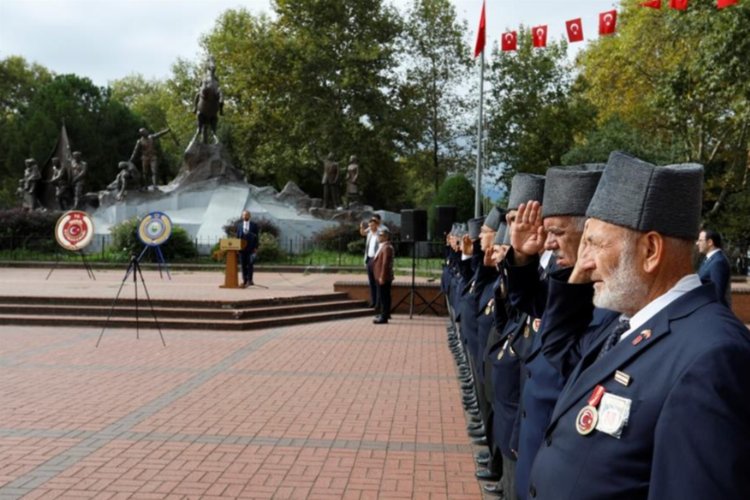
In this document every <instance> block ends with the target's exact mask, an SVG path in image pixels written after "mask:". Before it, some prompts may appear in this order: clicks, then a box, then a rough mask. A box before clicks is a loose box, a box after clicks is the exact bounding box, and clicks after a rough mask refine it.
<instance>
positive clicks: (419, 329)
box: [0, 269, 481, 499]
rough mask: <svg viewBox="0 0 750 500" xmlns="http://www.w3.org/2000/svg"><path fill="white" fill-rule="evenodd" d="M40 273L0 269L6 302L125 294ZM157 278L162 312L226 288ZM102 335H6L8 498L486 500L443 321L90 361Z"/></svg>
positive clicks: (250, 334)
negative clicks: (164, 301)
mask: <svg viewBox="0 0 750 500" xmlns="http://www.w3.org/2000/svg"><path fill="white" fill-rule="evenodd" d="M46 272H47V271H46V270H41V269H36V270H26V271H23V270H9V269H3V270H0V277H1V278H2V281H3V287H2V288H3V289H4V291H3V294H6V295H7V294H10V293H13V292H15V293H16V294H22V293H26V294H32V291H33V290H37V291H39V290H41V288H43V287H44V288H47V292H48V293H51V292H50V290H51V289H66V288H67V289H71V288H72V289H76V290H78V291H79V292H80V293H81V294H97V293H103V294H106V295H109V294H112V295H113V294H114V292H115V291H116V285H117V284H119V279H120V278H119V277H120V276H121V275H122V273H115V272H109V273H103V272H97V282H96V283H94V282H90V281H88V280H87V279H86V276H85V273H83V271H81V270H60V271H55V274H53V276H52V278H50V280H49V281H48V282H44V281H43V278H44V276H45V275H46ZM58 273H59V274H58ZM37 274H38V275H39V276H41V279H39V276H37ZM271 278H273V277H272V276H271V275H268V276H263V275H262V274H260V275H259V276H258V278H256V281H258V282H267V283H271V282H272V281H278V282H280V283H284V287H288V288H295V289H297V291H298V292H299V293H313V292H314V291H315V290H320V291H331V290H332V288H331V286H330V284H331V282H332V281H333V279H334V278H331V277H327V276H317V277H316V276H314V275H310V276H304V275H284V276H283V278H284V280H286V281H283V280H280V279H278V278H273V279H271ZM337 279H341V278H340V277H339V278H337ZM147 280H150V281H149V288H150V289H153V291H154V295H157V296H164V295H169V293H170V290H169V289H170V287H174V289H173V290H172V291H173V292H174V293H180V294H182V295H190V294H201V293H206V292H207V291H209V286H210V289H214V288H215V284H213V283H211V284H206V282H207V281H211V280H213V281H217V282H218V281H220V279H219V278H217V277H215V276H213V275H211V278H210V280H207V279H206V276H205V275H200V273H197V274H185V275H181V274H179V273H177V274H176V275H175V276H174V279H173V280H172V282H168V281H160V280H159V279H158V275H157V277H156V278H155V277H154V274H153V273H149V276H147ZM34 283H36V285H34ZM201 283H203V284H205V287H206V288H205V289H202V288H201ZM152 284H153V286H152ZM9 288H10V289H15V290H12V291H10V292H9V291H8V289H9ZM178 289H179V290H180V291H179V292H178V291H177V290H178ZM215 289H216V290H217V294H220V295H222V296H223V295H224V294H227V293H229V291H226V290H221V291H219V289H218V288H215ZM187 290H192V291H187ZM39 293H41V291H40V292H39ZM243 293H258V294H262V293H266V294H273V293H275V291H274V290H273V286H272V287H271V289H270V290H269V291H265V292H262V291H257V292H249V291H243ZM279 293H282V294H283V293H285V291H284V290H282V291H281V292H279ZM99 332H100V330H99V329H95V328H52V327H33V328H32V327H18V326H0V374H1V375H0V377H1V379H0V497H2V498H17V497H22V496H23V497H25V498H57V497H60V498H90V497H96V498H166V497H169V498H219V497H223V498H231V497H243V498H310V499H313V498H332V499H333V498H481V493H480V488H479V484H478V483H477V481H476V480H475V479H474V476H473V472H474V464H473V459H472V453H473V451H474V450H473V448H472V446H471V445H470V444H469V440H468V437H467V435H466V431H465V425H466V421H465V418H464V413H463V409H462V406H461V401H460V396H459V394H460V392H459V389H458V386H457V380H456V378H455V367H454V363H453V359H452V356H451V354H450V351H449V350H448V347H447V345H446V340H445V339H446V333H445V320H444V319H437V318H434V317H415V318H414V319H413V320H409V319H408V317H405V316H396V317H395V319H394V321H393V322H392V323H391V324H389V325H386V326H380V327H374V325H372V323H371V319H370V318H359V319H352V320H343V321H335V322H325V323H316V324H310V325H300V326H295V327H283V328H276V329H269V330H257V331H247V332H215V331H213V332H203V331H195V330H193V331H176V330H165V331H164V336H165V339H166V343H167V347H166V348H165V347H162V345H161V341H160V340H159V336H158V332H157V331H156V330H141V332H140V340H136V337H135V331H134V330H130V329H111V330H107V331H105V333H104V337H103V340H102V343H101V345H100V346H99V347H98V348H95V343H96V340H97V337H98V335H99Z"/></svg>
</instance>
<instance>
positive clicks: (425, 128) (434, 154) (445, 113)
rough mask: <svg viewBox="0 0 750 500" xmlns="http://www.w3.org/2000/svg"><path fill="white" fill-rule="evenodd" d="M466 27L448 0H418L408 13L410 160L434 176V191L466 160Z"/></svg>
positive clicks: (405, 90) (426, 177)
mask: <svg viewBox="0 0 750 500" xmlns="http://www.w3.org/2000/svg"><path fill="white" fill-rule="evenodd" d="M466 33H467V27H466V22H459V21H458V20H457V19H456V11H455V8H454V7H453V5H452V4H451V3H450V2H449V1H448V0H414V3H413V4H412V6H411V8H410V10H409V12H408V13H407V20H406V23H405V32H404V40H403V53H404V55H405V56H406V57H405V61H404V64H403V65H404V67H405V68H406V71H405V78H404V82H403V83H402V89H401V96H402V97H403V98H404V101H405V102H404V106H403V111H404V114H405V121H406V122H407V123H408V125H409V127H410V132H411V137H410V141H409V143H408V147H407V151H406V153H405V155H406V156H407V157H408V158H407V159H405V162H406V163H407V164H408V168H409V169H410V170H413V171H415V172H418V175H416V176H414V177H415V179H413V180H414V181H416V182H417V183H420V184H424V183H425V181H430V182H431V184H432V189H431V192H432V193H435V192H437V190H438V188H439V187H440V184H441V183H442V181H443V180H444V179H445V177H446V175H447V173H448V172H451V171H455V170H456V169H457V166H458V164H460V162H461V161H462V160H465V158H461V153H462V152H463V150H462V149H461V148H460V147H459V146H458V142H457V140H458V139H459V137H460V136H461V134H462V130H461V129H462V125H463V126H465V124H464V123H463V122H464V121H465V120H466V114H467V102H466V99H465V96H464V95H462V94H463V93H462V90H461V89H462V86H465V84H466V78H467V75H468V74H469V70H470V68H471V66H472V61H471V57H470V53H469V50H470V47H469V45H468V44H467V43H466ZM427 187H429V186H427Z"/></svg>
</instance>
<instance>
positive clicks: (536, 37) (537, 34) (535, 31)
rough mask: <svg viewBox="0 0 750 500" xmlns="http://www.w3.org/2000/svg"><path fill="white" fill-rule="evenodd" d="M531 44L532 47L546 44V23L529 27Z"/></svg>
mask: <svg viewBox="0 0 750 500" xmlns="http://www.w3.org/2000/svg"><path fill="white" fill-rule="evenodd" d="M531 36H532V44H533V45H534V47H546V46H547V25H546V24H544V25H541V26H534V27H533V28H531Z"/></svg>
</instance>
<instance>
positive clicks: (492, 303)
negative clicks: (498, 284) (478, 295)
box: [484, 299, 495, 315]
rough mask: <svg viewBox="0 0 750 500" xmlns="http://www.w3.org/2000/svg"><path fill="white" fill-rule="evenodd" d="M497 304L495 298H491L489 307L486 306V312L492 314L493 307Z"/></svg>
mask: <svg viewBox="0 0 750 500" xmlns="http://www.w3.org/2000/svg"><path fill="white" fill-rule="evenodd" d="M494 306H495V299H490V301H489V302H488V303H487V307H485V308H484V314H487V315H489V314H492V309H493V307H494Z"/></svg>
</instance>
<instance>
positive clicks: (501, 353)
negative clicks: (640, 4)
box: [497, 339, 508, 361]
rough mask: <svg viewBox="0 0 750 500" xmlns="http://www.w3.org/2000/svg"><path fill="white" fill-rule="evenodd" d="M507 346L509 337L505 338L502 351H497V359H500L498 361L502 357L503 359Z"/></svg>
mask: <svg viewBox="0 0 750 500" xmlns="http://www.w3.org/2000/svg"><path fill="white" fill-rule="evenodd" d="M506 347H508V339H505V343H504V344H503V346H502V347H501V348H500V352H499V353H497V360H498V361H500V360H501V359H503V356H504V355H505V348H506Z"/></svg>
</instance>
